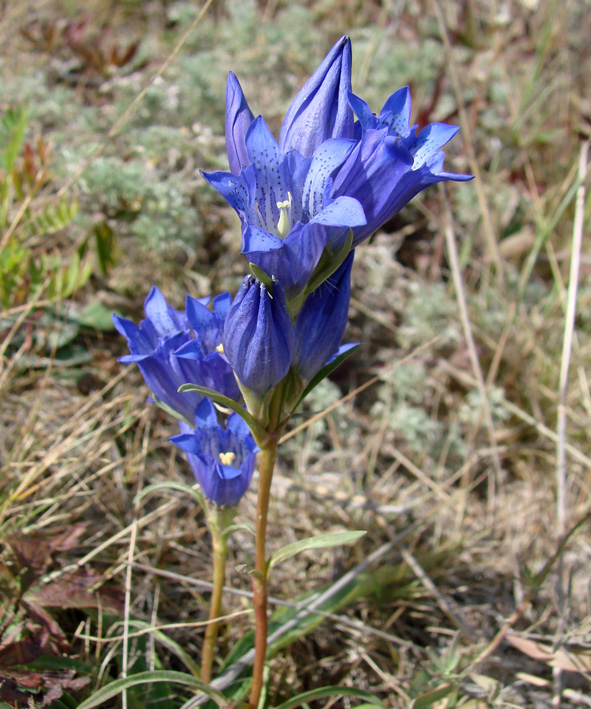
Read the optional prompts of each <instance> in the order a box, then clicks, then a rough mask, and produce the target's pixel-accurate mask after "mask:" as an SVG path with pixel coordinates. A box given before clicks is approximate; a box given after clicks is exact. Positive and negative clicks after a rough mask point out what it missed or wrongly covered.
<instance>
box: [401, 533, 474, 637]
mask: <svg viewBox="0 0 591 709" xmlns="http://www.w3.org/2000/svg"><path fill="white" fill-rule="evenodd" d="M399 550H400V554H401V555H402V558H403V559H404V561H406V563H407V564H408V565H409V566H410V568H411V569H412V571H413V573H414V574H415V576H416V577H417V578H418V579H420V581H421V583H422V584H423V586H424V587H425V588H426V589H427V590H428V591H430V592H431V593H432V594H433V596H434V597H435V599H436V600H437V604H438V605H439V607H440V608H441V610H442V611H443V612H444V613H445V615H446V616H447V617H448V618H449V619H450V620H451V622H452V623H453V624H454V625H455V626H456V628H458V630H460V631H461V632H462V633H463V634H464V636H465V637H466V639H467V640H469V641H470V642H471V643H476V642H477V639H478V638H477V634H476V631H475V630H474V629H473V628H471V627H469V626H468V625H467V624H466V622H465V621H464V620H463V619H462V613H461V611H460V609H459V608H458V606H457V603H455V601H454V600H453V598H449V597H448V598H446V597H445V596H444V595H443V594H442V593H441V591H440V590H439V589H438V588H437V586H436V585H435V584H434V583H433V581H432V580H431V578H430V576H429V575H428V574H427V572H426V571H425V570H424V569H423V567H422V566H421V565H420V564H419V562H418V561H417V559H416V558H415V557H414V556H413V555H412V554H411V553H410V552H409V551H408V550H407V549H405V548H404V547H402V546H401V547H399Z"/></svg>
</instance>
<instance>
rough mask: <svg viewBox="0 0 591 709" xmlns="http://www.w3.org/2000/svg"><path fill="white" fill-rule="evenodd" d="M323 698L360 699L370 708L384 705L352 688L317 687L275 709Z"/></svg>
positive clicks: (288, 708)
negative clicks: (367, 703)
mask: <svg viewBox="0 0 591 709" xmlns="http://www.w3.org/2000/svg"><path fill="white" fill-rule="evenodd" d="M325 697H360V698H361V699H365V700H366V701H369V702H370V706H374V707H383V706H384V705H383V704H382V703H381V702H380V701H379V700H378V699H376V698H375V697H372V696H371V694H369V693H368V692H364V691H363V690H362V689H355V688H354V687H319V688H318V689H312V690H310V691H309V692H304V693H303V694H299V695H298V696H297V697H294V698H293V699H288V700H287V701H286V702H284V703H283V704H280V705H279V706H278V707H275V709H293V708H294V707H301V706H302V704H305V703H306V702H309V701H312V700H313V699H324V698H325Z"/></svg>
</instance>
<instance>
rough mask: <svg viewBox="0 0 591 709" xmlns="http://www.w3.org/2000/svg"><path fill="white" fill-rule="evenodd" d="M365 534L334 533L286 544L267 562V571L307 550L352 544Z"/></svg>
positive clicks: (360, 532)
mask: <svg viewBox="0 0 591 709" xmlns="http://www.w3.org/2000/svg"><path fill="white" fill-rule="evenodd" d="M365 534H367V532H363V531H353V532H336V533H334V534H320V535H318V536H317V537H309V538H308V539H300V541H297V542H293V543H292V544H287V545H286V546H284V547H282V548H281V549H279V550H278V551H276V552H275V553H274V554H272V555H271V558H270V559H269V561H268V562H267V569H272V568H273V567H274V566H276V565H277V564H279V563H281V562H282V561H286V559H291V557H292V556H295V555H296V554H299V553H300V552H302V551H307V550H308V549H326V548H328V547H336V546H340V545H341V544H352V543H353V542H356V541H357V540H358V539H360V538H361V537H363V536H364V535H365Z"/></svg>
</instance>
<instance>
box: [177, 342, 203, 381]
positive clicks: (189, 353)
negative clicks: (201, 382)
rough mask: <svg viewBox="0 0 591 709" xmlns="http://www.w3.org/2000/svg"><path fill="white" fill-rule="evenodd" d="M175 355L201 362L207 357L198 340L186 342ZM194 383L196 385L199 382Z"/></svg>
mask: <svg viewBox="0 0 591 709" xmlns="http://www.w3.org/2000/svg"><path fill="white" fill-rule="evenodd" d="M173 354H174V356H175V357H183V358H184V359H192V360H196V361H200V360H202V359H203V358H204V357H205V352H204V351H203V347H201V344H200V343H199V341H198V340H189V341H188V342H185V344H184V345H181V346H180V347H179V348H178V349H177V350H175V351H174V353H173ZM193 383H194V384H196V383H197V382H193Z"/></svg>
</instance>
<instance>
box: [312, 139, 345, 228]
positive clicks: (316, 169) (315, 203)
mask: <svg viewBox="0 0 591 709" xmlns="http://www.w3.org/2000/svg"><path fill="white" fill-rule="evenodd" d="M354 147H355V143H354V141H352V140H327V141H326V142H325V143H323V144H322V145H321V146H320V147H319V148H318V149H317V150H316V152H315V153H314V156H313V157H312V162H311V164H310V168H309V170H308V174H307V176H306V181H305V183H304V190H303V193H302V205H303V217H302V220H303V221H308V220H309V219H311V217H313V216H314V215H315V214H316V213H317V212H320V211H321V210H322V208H323V207H324V195H325V192H326V186H327V183H328V180H329V179H330V177H331V176H332V174H333V173H334V172H335V170H336V169H337V168H338V167H340V165H342V164H343V162H344V161H345V160H346V158H347V156H348V155H349V154H350V152H351V151H352V150H353V148H354Z"/></svg>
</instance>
